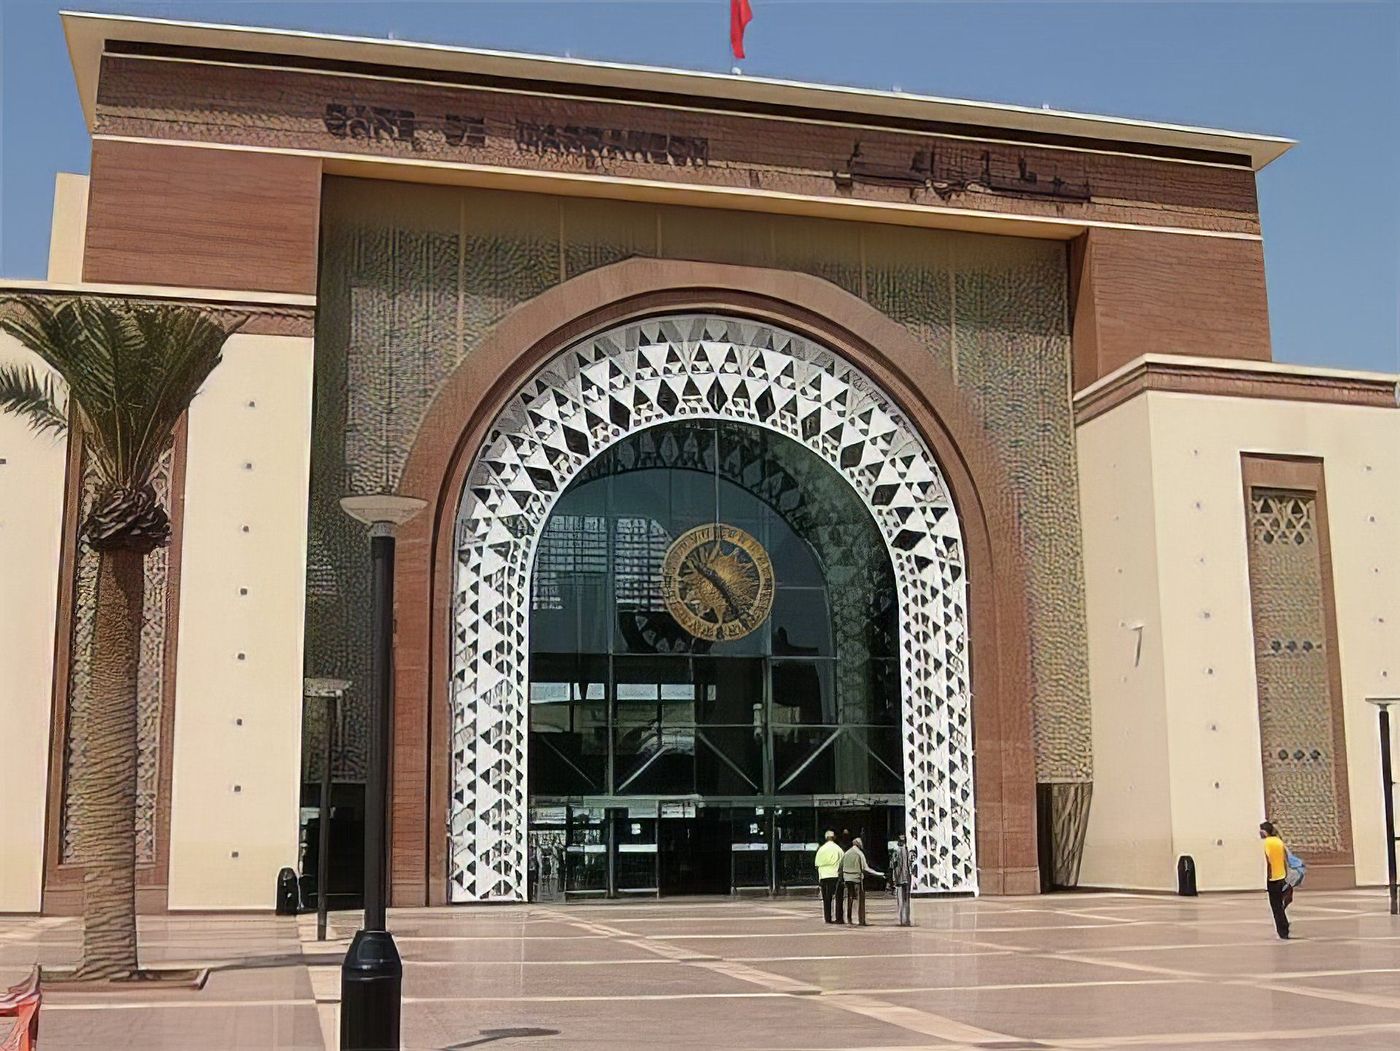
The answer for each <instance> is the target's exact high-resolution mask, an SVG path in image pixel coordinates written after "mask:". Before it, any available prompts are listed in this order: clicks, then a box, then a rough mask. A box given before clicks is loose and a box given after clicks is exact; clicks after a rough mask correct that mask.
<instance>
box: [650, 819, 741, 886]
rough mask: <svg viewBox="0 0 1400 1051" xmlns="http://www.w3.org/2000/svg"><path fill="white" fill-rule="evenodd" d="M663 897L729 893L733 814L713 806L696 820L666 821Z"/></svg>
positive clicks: (662, 848)
mask: <svg viewBox="0 0 1400 1051" xmlns="http://www.w3.org/2000/svg"><path fill="white" fill-rule="evenodd" d="M660 826H661V828H660V835H659V836H658V840H659V842H658V847H659V848H660V858H659V861H660V870H661V871H660V887H659V890H660V892H661V893H662V894H728V893H729V854H730V851H731V846H730V842H729V839H730V837H729V814H728V812H727V811H726V810H723V809H719V808H715V807H710V808H706V809H704V810H701V811H700V812H699V813H698V814H697V816H695V817H673V818H662V820H661V822H660Z"/></svg>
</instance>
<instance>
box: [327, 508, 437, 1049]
mask: <svg viewBox="0 0 1400 1051" xmlns="http://www.w3.org/2000/svg"><path fill="white" fill-rule="evenodd" d="M423 504H424V501H422V500H416V499H413V498H412V497H407V496H397V495H394V494H392V493H381V494H377V495H373V496H347V497H345V498H343V499H342V500H341V501H340V506H341V509H342V510H343V511H344V512H345V513H346V514H348V515H349V516H350V517H351V518H354V519H357V520H358V521H361V522H364V523H365V524H366V525H368V526H369V527H370V531H369V535H370V542H369V543H370V559H371V562H372V563H373V567H374V568H373V585H372V592H371V594H372V599H371V608H370V681H369V703H370V740H369V769H368V771H367V776H366V784H365V920H364V926H363V927H361V928H360V930H358V931H356V932H355V938H354V940H353V941H351V943H350V948H349V949H348V950H346V953H345V962H344V963H342V964H341V968H340V1047H341V1051H398V1048H399V1014H400V1009H401V1007H402V1000H403V963H402V962H401V961H400V959H399V950H398V947H397V946H395V945H394V937H393V935H392V934H390V933H389V930H388V926H387V924H386V912H387V902H386V900H385V898H386V892H387V889H388V879H387V878H386V876H387V873H386V862H387V860H388V858H387V851H386V849H385V842H384V840H385V836H384V832H385V828H386V820H385V819H386V813H387V810H388V807H387V802H388V799H387V796H388V782H389V726H390V701H391V699H392V696H393V644H394V529H395V527H396V526H400V525H403V524H404V523H405V522H407V521H408V520H409V519H410V518H412V517H413V516H414V515H416V514H417V513H418V512H419V511H420V510H422V508H423Z"/></svg>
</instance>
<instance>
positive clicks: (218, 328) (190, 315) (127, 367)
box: [0, 296, 244, 535]
mask: <svg viewBox="0 0 1400 1051" xmlns="http://www.w3.org/2000/svg"><path fill="white" fill-rule="evenodd" d="M0 306H3V307H6V308H7V309H3V310H0V328H3V329H4V330H5V331H7V332H9V333H10V334H11V335H13V336H14V337H15V338H16V339H18V340H19V341H20V342H21V343H23V344H24V345H25V346H27V347H29V349H31V350H32V351H34V353H36V354H38V355H39V357H40V358H42V359H43V360H44V361H45V362H46V363H47V364H48V365H49V366H51V367H52V368H53V369H54V370H55V371H56V372H58V373H59V375H60V376H62V377H63V379H64V380H65V381H66V382H67V385H68V392H69V398H70V399H71V401H72V403H73V406H74V409H75V410H76V413H77V415H78V417H79V419H80V421H81V423H82V431H83V438H84V442H85V446H86V449H87V451H88V453H89V455H90V457H91V462H92V463H93V465H94V467H95V468H96V470H97V471H98V475H99V478H100V480H101V482H102V484H103V487H104V488H105V489H107V490H109V491H111V492H121V493H128V494H129V493H140V492H143V491H144V490H145V489H146V488H147V487H148V486H149V484H150V479H151V475H152V474H153V473H154V471H155V469H156V465H157V463H158V462H159V460H160V457H161V455H162V454H163V453H164V451H165V450H166V449H167V448H169V446H170V441H171V436H172V434H173V432H174V430H175V425H176V424H177V423H178V422H179V419H180V416H181V414H182V413H184V411H185V410H186V409H187V408H189V404H190V401H191V399H193V397H194V396H195V393H196V392H197V391H198V390H199V388H200V386H201V385H202V384H203V383H204V381H205V380H206V379H207V378H208V376H209V373H210V372H212V371H213V370H214V367H215V366H216V365H218V363H219V359H220V356H221V354H222V351H223V345H224V342H225V341H226V340H227V339H228V337H229V336H230V335H231V334H232V333H233V331H234V330H235V329H237V328H238V327H239V326H241V324H242V323H243V320H244V319H242V318H240V319H238V320H236V321H235V322H233V323H232V324H221V323H220V319H218V318H217V317H216V316H215V315H214V314H213V313H212V312H211V311H209V310H206V309H203V308H201V307H195V306H189V305H185V304H180V303H164V304H149V303H132V302H128V301H124V300H118V299H110V298H106V297H76V296H73V297H58V298H38V297H11V298H10V299H9V300H6V301H3V302H0ZM129 506H130V507H131V508H135V507H136V504H134V503H133V504H130V505H129ZM131 514H133V515H134V514H136V511H135V510H132V511H131ZM120 531H121V526H120V524H118V525H116V526H110V525H109V527H108V532H109V533H111V534H112V535H116V534H119V533H120Z"/></svg>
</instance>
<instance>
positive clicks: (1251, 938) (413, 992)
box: [0, 891, 1400, 1051]
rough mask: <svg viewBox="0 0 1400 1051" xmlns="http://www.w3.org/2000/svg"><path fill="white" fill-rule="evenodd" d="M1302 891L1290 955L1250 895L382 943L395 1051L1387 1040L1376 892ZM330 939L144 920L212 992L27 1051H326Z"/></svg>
mask: <svg viewBox="0 0 1400 1051" xmlns="http://www.w3.org/2000/svg"><path fill="white" fill-rule="evenodd" d="M1299 898H1300V901H1299V907H1298V908H1295V909H1294V910H1292V911H1291V915H1292V916H1293V917H1294V929H1295V938H1294V940H1292V941H1290V942H1279V941H1278V940H1277V939H1275V938H1274V937H1273V935H1272V925H1271V923H1270V921H1269V916H1268V910H1267V908H1266V907H1265V906H1264V902H1263V895H1262V894H1260V893H1257V892H1256V893H1252V894H1247V895H1245V894H1235V895H1220V896H1213V897H1210V898H1206V899H1179V898H1170V897H1161V896H1153V897H1146V896H1133V895H1123V894H1113V895H1104V894H1092V893H1085V894H1080V895H1075V896H1074V897H1073V898H1064V897H1056V898H1043V899H1042V898H1035V899H1018V900H1007V899H978V900H969V899H962V900H957V901H938V902H931V901H922V902H916V906H915V918H916V922H917V923H918V926H916V927H914V928H912V929H907V928H898V927H895V926H893V924H892V917H891V916H890V915H889V914H888V910H886V911H885V912H882V911H880V908H879V907H877V909H876V911H875V912H874V913H872V916H871V919H872V925H871V926H870V927H868V928H844V927H840V928H838V927H831V926H826V925H824V924H823V923H822V922H821V915H820V908H819V906H818V905H817V904H816V903H815V902H813V901H812V900H811V899H795V898H787V899H776V900H773V901H764V902H752V901H703V902H702V901H698V900H694V899H692V900H687V901H681V902H668V901H662V902H652V903H640V902H621V903H616V904H613V903H607V904H604V903H598V904H591V905H585V906H575V905H567V906H565V905H557V904H551V905H526V906H511V907H497V908H491V909H484V908H470V907H458V908H453V909H445V908H436V909H411V910H393V911H392V912H391V913H390V924H391V927H392V928H393V929H394V930H395V932H396V938H397V940H398V941H399V943H400V948H401V953H402V955H403V957H404V962H405V984H404V992H405V997H404V1027H405V1028H404V1034H405V1047H406V1048H411V1049H412V1051H427V1049H430V1048H431V1049H434V1051H442V1049H445V1048H449V1047H475V1046H476V1045H478V1044H482V1043H485V1044H489V1045H490V1046H492V1047H495V1046H500V1048H501V1051H515V1049H517V1048H528V1049H533V1051H550V1049H559V1051H563V1049H566V1048H567V1049H570V1051H573V1049H575V1048H577V1049H578V1051H606V1049H608V1048H613V1047H616V1048H622V1049H628V1051H630V1049H638V1048H646V1049H647V1051H650V1049H651V1048H654V1047H665V1048H666V1051H700V1049H701V1048H705V1049H708V1048H710V1047H713V1046H716V1044H717V1043H722V1044H723V1045H724V1046H725V1047H726V1048H727V1049H729V1051H815V1049H818V1048H820V1049H826V1048H830V1047H833V1046H839V1047H841V1048H845V1049H849V1051H895V1049H899V1051H916V1049H921V1048H922V1049H924V1051H1020V1049H1025V1051H1030V1049H1040V1051H1132V1049H1143V1051H1147V1049H1149V1048H1151V1049H1157V1051H1171V1049H1179V1051H1190V1049H1193V1048H1194V1049H1203V1048H1219V1049H1220V1051H1236V1049H1238V1051H1244V1048H1246V1047H1248V1048H1251V1049H1253V1048H1257V1047H1259V1046H1261V1045H1268V1046H1280V1047H1297V1048H1299V1051H1311V1049H1313V1048H1318V1049H1323V1048H1326V1049H1327V1051H1360V1049H1361V1048H1367V1049H1375V1048H1382V1047H1383V1048H1392V1047H1400V984H1397V983H1395V982H1394V978H1395V976H1397V975H1400V947H1397V943H1400V920H1397V919H1395V918H1392V917H1390V916H1389V915H1388V914H1387V912H1386V909H1385V905H1386V903H1385V900H1384V895H1383V894H1382V895H1377V894H1376V893H1375V892H1373V891H1355V892H1328V893H1325V894H1324V893H1321V892H1319V893H1318V894H1315V895H1307V896H1305V895H1303V894H1301V893H1300V895H1299ZM1067 902H1069V903H1072V907H1068V908H1067V907H1066V904H1067ZM1304 902H1306V905H1304ZM1066 920H1072V921H1074V922H1068V923H1067V922H1065V921H1066ZM336 921H337V922H336V923H335V925H334V926H333V928H332V930H333V932H334V933H335V934H336V935H338V936H339V937H338V940H336V941H328V942H317V941H315V927H314V922H313V918H312V917H309V916H308V917H300V918H298V919H297V920H290V919H281V918H279V919H275V920H274V919H273V918H272V917H268V916H247V917H239V918H236V919H235V918H231V917H211V916H208V915H197V914H190V915H170V916H162V917H149V918H148V917H142V919H141V944H142V954H143V958H144V959H145V960H147V961H148V962H158V963H161V964H165V965H175V964H176V963H178V962H182V961H188V964H187V965H194V964H201V965H206V966H207V965H210V964H211V963H213V962H214V961H223V963H222V964H221V965H219V966H217V967H216V968H215V970H214V972H213V973H212V975H211V977H210V981H209V985H208V986H207V987H206V989H205V990H204V991H202V992H194V991H171V992H168V993H167V992H162V993H150V992H143V991H142V990H140V989H134V990H132V991H131V992H130V993H125V994H122V993H117V994H111V993H106V994H81V993H74V992H62V993H60V992H55V993H52V994H51V995H50V996H48V997H46V1000H45V1004H44V1008H43V1012H44V1017H45V1018H46V1019H47V1022H46V1023H45V1030H44V1031H45V1039H46V1043H49V1042H51V1043H52V1044H53V1045H54V1047H56V1048H57V1047H74V1046H101V1047H103V1049H104V1051H135V1049H136V1048H141V1049H142V1051H148V1049H160V1051H189V1049H190V1048H193V1047H199V1048H210V1049H228V1051H232V1049H234V1048H240V1049H241V1048H250V1047H257V1048H274V1047H275V1048H290V1047H295V1048H296V1049H297V1051H309V1049H312V1048H324V1049H326V1051H330V1049H332V1048H335V1047H337V1046H338V1041H337V1029H336V1026H337V1015H338V1009H339V1004H338V999H339V965H340V959H341V956H342V954H343V952H344V949H345V946H346V944H347V943H346V939H345V935H346V934H348V933H350V932H351V931H352V930H353V929H354V927H355V926H356V924H357V922H358V916H354V915H351V914H338V915H337V916H336ZM79 933H80V927H79V926H78V921H77V920H76V919H73V918H58V917H48V918H43V919H41V918H39V917H0V985H5V984H9V983H10V982H13V981H18V980H19V979H20V978H21V977H23V974H24V973H26V972H27V970H28V968H29V967H30V966H32V964H33V962H34V961H35V960H38V961H40V962H42V963H44V964H45V965H48V966H63V965H65V964H70V963H71V962H72V961H73V960H74V959H75V958H76V953H77V951H78V941H79V939H78V937H77V935H78V934H79ZM1192 939H1202V940H1200V941H1193V940H1192ZM823 950H829V951H823ZM201 953H203V954H206V955H204V956H201V955H200V954H201ZM444 955H446V956H451V957H458V958H457V959H443V958H441V957H443V956H444ZM420 957H426V958H420ZM609 957H613V958H611V959H610V958H609ZM650 965H655V966H650ZM10 975H14V977H10ZM1309 983H1315V984H1309ZM1392 986H1394V988H1395V991H1394V992H1392ZM715 1026H718V1027H719V1030H718V1031H717V1030H716V1029H715V1028H714V1027H715ZM1149 1027H1150V1028H1152V1029H1159V1030H1164V1031H1157V1032H1150V1031H1148V1029H1149ZM1192 1029H1195V1030H1199V1031H1190V1030H1192ZM717 1032H718V1034H719V1035H720V1036H722V1039H719V1040H717V1039H715V1037H716V1035H717ZM98 1033H100V1039H95V1038H94V1035H93V1034H98Z"/></svg>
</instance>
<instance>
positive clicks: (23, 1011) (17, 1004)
mask: <svg viewBox="0 0 1400 1051" xmlns="http://www.w3.org/2000/svg"><path fill="white" fill-rule="evenodd" d="M43 998H44V995H43V993H42V992H41V991H40V989H39V968H37V967H36V968H34V972H33V973H32V974H30V976H29V977H28V978H26V979H25V980H24V981H22V982H20V983H19V985H12V986H10V988H9V989H8V990H6V992H5V995H4V996H0V1051H35V1048H37V1047H38V1046H39V1004H40V1002H41V1001H42V1000H43Z"/></svg>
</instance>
